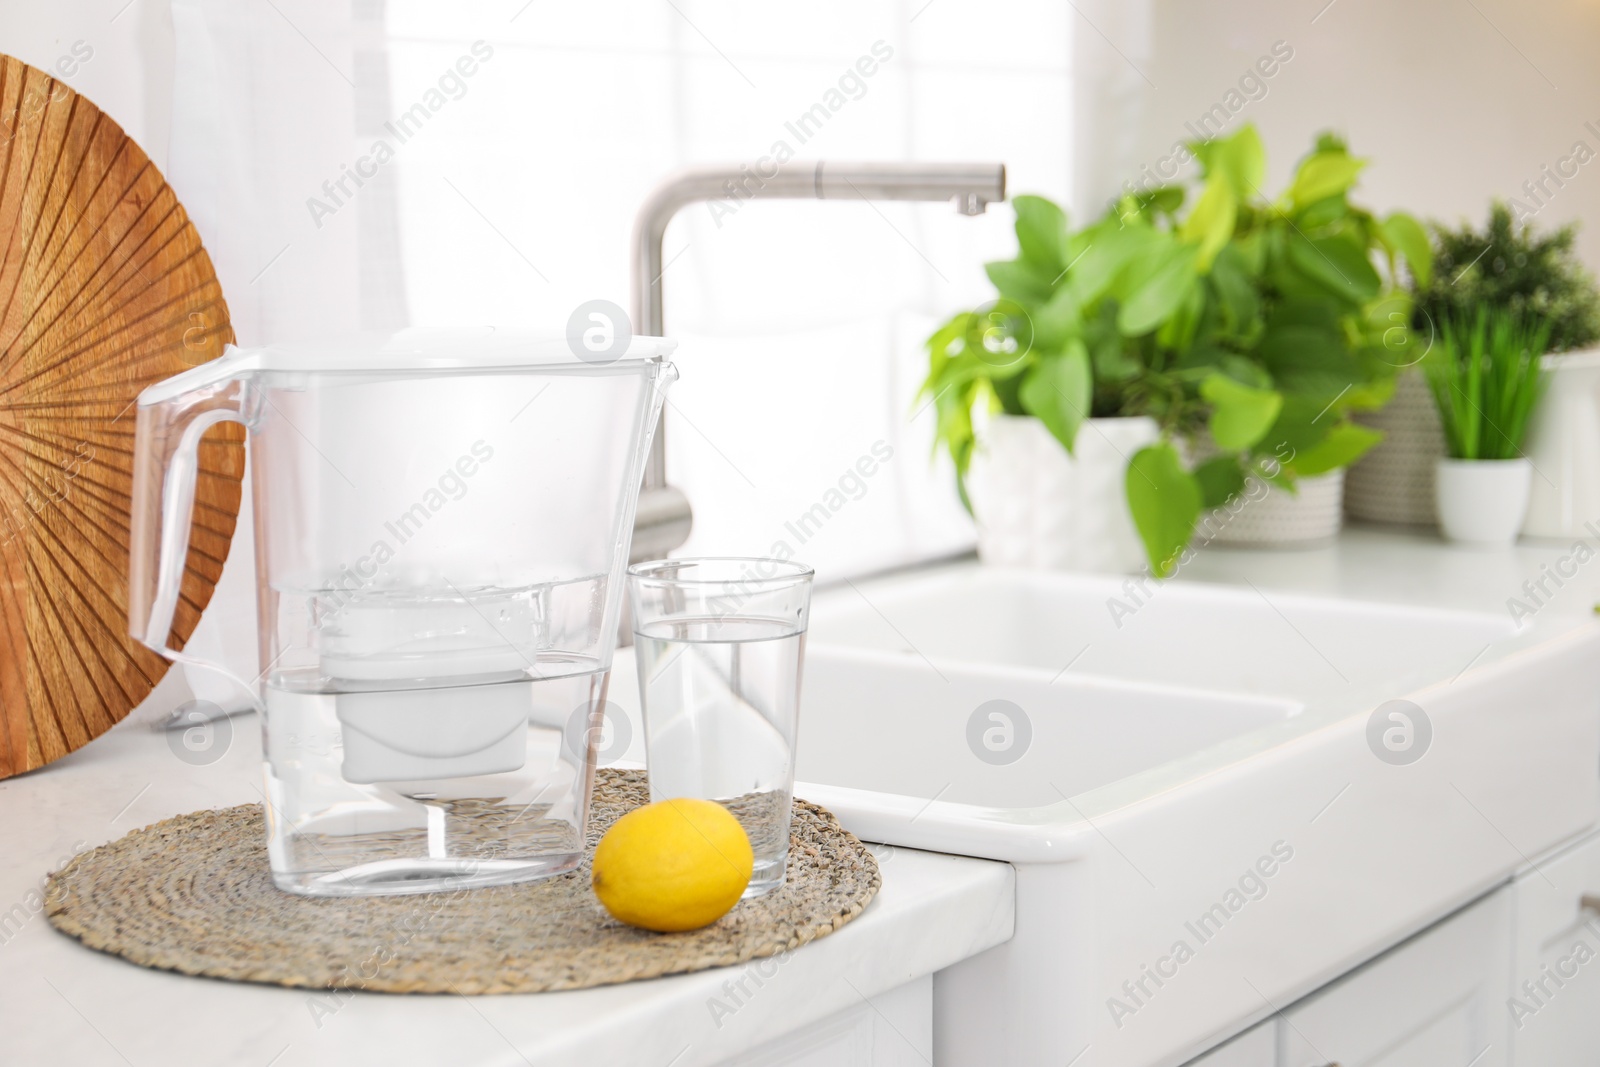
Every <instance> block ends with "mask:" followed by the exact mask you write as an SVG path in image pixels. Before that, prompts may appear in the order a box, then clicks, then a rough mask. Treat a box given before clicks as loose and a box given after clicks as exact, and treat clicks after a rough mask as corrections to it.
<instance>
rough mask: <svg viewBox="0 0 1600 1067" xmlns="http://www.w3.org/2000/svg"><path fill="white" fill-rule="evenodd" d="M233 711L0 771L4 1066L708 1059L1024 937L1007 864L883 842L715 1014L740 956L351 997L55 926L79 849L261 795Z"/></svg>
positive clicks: (244, 728) (120, 735)
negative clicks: (842, 917)
mask: <svg viewBox="0 0 1600 1067" xmlns="http://www.w3.org/2000/svg"><path fill="white" fill-rule="evenodd" d="M230 722H231V725H232V729H233V736H232V738H231V741H230V743H229V745H228V748H227V751H226V753H225V754H224V755H223V756H222V757H221V758H220V759H218V760H217V761H215V762H213V763H211V764H210V765H208V766H194V765H192V764H190V763H186V762H184V761H182V760H180V759H178V758H177V756H175V755H174V754H173V752H172V751H171V750H170V749H169V748H168V744H167V735H166V734H165V733H158V732H155V731H153V730H152V729H151V728H150V727H148V726H141V725H138V724H136V723H134V722H132V721H128V722H124V723H123V724H121V725H120V726H118V727H117V728H115V729H113V730H111V731H110V732H109V733H107V734H106V735H105V736H104V737H102V738H100V739H99V740H97V741H94V742H93V743H91V744H90V745H88V746H87V747H86V748H84V749H82V750H81V751H79V752H76V753H74V754H72V755H71V756H68V757H67V758H65V759H62V760H60V761H58V762H56V763H54V764H51V765H50V766H48V767H45V768H42V769H40V770H38V771H34V772H32V773H30V774H25V775H22V776H20V777H17V778H13V779H10V780H7V781H3V782H0V852H3V854H4V855H5V865H4V870H3V872H0V1063H4V1064H7V1065H18V1067H21V1065H28V1067H34V1065H44V1064H50V1065H56V1064H60V1065H71V1067H97V1065H100V1064H107V1065H117V1067H129V1065H134V1067H147V1065H150V1067H154V1065H158V1064H159V1065H163V1067H165V1065H179V1064H181V1065H190V1064H194V1065H199V1064H206V1065H218V1067H221V1065H227V1067H235V1065H237V1067H268V1065H269V1064H270V1065H271V1067H311V1065H330V1067H331V1065H335V1064H337V1065H341V1067H344V1065H351V1064H370V1063H383V1064H390V1065H396V1067H399V1065H406V1064H416V1065H419V1067H422V1065H426V1067H437V1065H439V1064H450V1065H451V1067H480V1065H481V1067H491V1065H493V1067H503V1065H504V1067H509V1065H525V1064H538V1065H540V1067H543V1065H546V1064H549V1065H567V1064H572V1065H580V1064H581V1065H583V1067H601V1065H604V1067H622V1065H638V1067H668V1065H669V1064H670V1065H671V1067H696V1065H711V1064H716V1063H718V1062H719V1061H721V1060H723V1059H725V1058H727V1057H730V1056H733V1055H736V1054H738V1053H740V1052H742V1051H744V1050H747V1049H750V1048H753V1047H755V1046H757V1045H759V1044H761V1043H762V1042H763V1041H765V1040H768V1039H770V1038H771V1037H772V1036H774V1035H776V1034H779V1033H783V1032H785V1031H787V1030H789V1029H791V1028H794V1027H797V1026H801V1025H804V1024H806V1023H809V1022H812V1021H815V1020H818V1019H822V1018H825V1017H827V1016H829V1015H831V1014H833V1013H835V1012H838V1011H841V1010H843V1009H846V1008H851V1007H854V1006H857V1005H859V1004H861V1002H862V1001H863V999H870V998H873V997H876V996H878V995H880V994H882V993H885V992H887V991H889V990H891V989H893V988H895V987H896V986H899V985H901V984H903V983H905V982H907V981H910V980H911V979H914V978H918V977H921V976H923V975H926V974H930V973H932V972H933V971H936V970H938V969H940V968H943V967H946V966H949V965H950V964H952V963H955V962H957V961H958V960H961V959H964V958H966V957H968V956H971V955H974V954H975V953H977V952H980V951H982V950H983V949H986V948H989V947H991V946H993V945H996V944H999V943H1001V942H1003V941H1005V940H1007V939H1008V938H1010V936H1011V932H1012V923H1013V918H1014V897H1013V883H1014V879H1013V873H1012V870H1011V868H1010V867H1009V866H1007V865H1006V864H1003V863H992V862H989V861H986V860H975V859H966V858H962V857H956V856H941V855H937V854H934V853H927V852H917V851H914V850H910V849H883V848H879V849H875V850H874V851H875V852H877V853H878V855H879V862H880V864H881V865H882V870H883V888H882V890H881V891H880V892H879V894H878V896H877V898H876V899H874V900H873V902H872V903H871V904H870V905H868V907H867V910H866V911H865V912H864V913H863V914H862V915H861V916H860V917H859V918H858V919H856V920H855V921H854V922H852V923H851V924H850V925H849V926H847V927H845V928H844V929H843V930H841V931H839V932H838V933H836V934H833V935H831V936H829V937H825V938H823V939H821V940H819V941H816V942H814V943H812V944H811V945H808V946H806V947H805V948H803V949H801V950H799V951H797V952H795V953H793V954H792V955H791V956H790V957H789V958H788V959H787V960H786V961H785V962H783V963H782V965H781V966H779V968H778V972H777V974H776V976H775V977H772V978H766V979H765V980H764V983H763V985H762V986H761V987H760V988H759V990H757V991H756V992H755V993H754V995H752V996H750V997H749V998H747V999H744V1003H743V1004H742V1005H741V1006H739V1007H738V1009H737V1010H736V1011H735V1012H734V1014H732V1015H726V1014H723V1013H720V1012H719V1013H718V1014H719V1016H720V1026H719V1025H718V1021H719V1020H718V1018H716V1017H714V1016H713V1014H712V1012H711V1010H710V1006H709V1001H710V1000H711V998H713V997H722V998H726V996H727V994H726V992H725V991H724V989H723V984H724V983H725V982H727V981H729V980H730V979H738V978H740V977H742V972H743V971H744V968H720V969H715V970H709V971H702V972H699V973H697V974H691V975H681V976H678V977H673V978H661V979H655V980H652V981H644V982H633V983H629V984H626V985H620V986H609V987H605V988H600V989H590V990H581V991H576V992H565V993H543V994H531V995H520V996H486V997H473V998H465V997H459V996H393V995H384V994H355V995H353V996H351V997H350V998H349V999H348V1000H347V1001H345V1002H344V1003H342V1004H341V1003H339V1002H337V1001H330V1000H329V999H328V998H327V997H325V996H320V995H318V994H316V993H313V992H310V991H307V990H296V989H280V988H276V987H271V986H261V985H248V984H239V983H232V982H222V981H215V980H211V979H201V978H191V977H186V976H183V975H178V974H172V973H167V972H162V971H152V970H147V969H145V968H142V967H138V966H135V965H133V964H131V963H127V962H125V961H123V960H121V959H118V958H115V957H112V956H107V955H104V954H102V953H99V952H95V951H92V950H90V949H87V948H85V947H83V946H82V945H80V944H79V943H78V942H76V941H74V940H72V939H70V938H68V937H66V936H64V935H62V934H59V933H57V932H56V931H55V930H54V929H53V928H52V927H51V926H50V925H49V923H48V921H47V920H46V919H45V918H44V916H43V915H42V914H41V913H40V912H39V911H38V900H39V898H38V896H36V895H33V894H36V893H37V892H38V891H39V890H40V889H41V887H42V883H43V875H44V873H45V871H47V870H49V869H51V868H53V867H57V866H59V865H60V864H61V863H62V862H63V861H64V860H65V859H67V858H69V857H71V856H72V854H73V852H74V850H75V849H77V850H79V851H81V850H83V849H84V848H87V847H92V846H94V845H98V844H101V843H103V842H106V841H108V840H112V839H114V838H117V837H120V836H122V835H123V834H124V833H126V832H128V831H129V830H132V829H134V828H136V827H139V826H143V825H145V824H147V823H151V822H154V821H156V820H158V819H162V818H166V817H168V816H171V815H175V814H178V813H180V812H185V811H193V810H196V809H200V808H206V807H227V806H230V805H234V804H241V803H249V802H256V801H259V799H260V794H259V793H258V792H256V789H257V786H258V785H259V781H260V773H261V771H260V767H261V764H260V759H261V748H260V744H261V742H260V731H259V729H258V728H257V723H256V720H255V718H254V716H253V715H248V714H247V715H241V716H237V717H235V718H233V719H232V720H230ZM747 966H748V965H747ZM763 973H765V972H763ZM747 988H748V986H747ZM330 1008H331V1009H332V1010H330ZM918 1051H919V1054H921V1055H925V1054H926V1052H927V1050H918Z"/></svg>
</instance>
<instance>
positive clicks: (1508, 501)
mask: <svg viewBox="0 0 1600 1067" xmlns="http://www.w3.org/2000/svg"><path fill="white" fill-rule="evenodd" d="M1532 478H1533V466H1532V465H1531V464H1530V463H1529V462H1528V461H1527V460H1525V459H1490V460H1483V459H1441V460H1440V461H1439V470H1438V489H1439V528H1440V529H1441V530H1443V531H1444V535H1445V536H1446V537H1448V538H1449V539H1450V540H1452V541H1461V542H1465V543H1467V544H1477V545H1508V544H1510V543H1511V542H1513V541H1515V540H1516V539H1517V531H1518V530H1520V529H1521V528H1522V519H1523V516H1524V515H1526V514H1527V511H1528V488H1529V483H1530V482H1531V481H1532Z"/></svg>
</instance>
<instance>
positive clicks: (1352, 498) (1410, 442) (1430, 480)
mask: <svg viewBox="0 0 1600 1067" xmlns="http://www.w3.org/2000/svg"><path fill="white" fill-rule="evenodd" d="M1353 417H1354V419H1355V421H1356V422H1359V423H1361V424H1362V425H1363V426H1370V427H1372V428H1373V429H1374V430H1382V431H1383V434H1384V437H1383V440H1382V441H1379V442H1378V443H1377V444H1376V445H1374V446H1373V447H1372V449H1371V450H1370V451H1368V452H1367V454H1366V455H1364V456H1362V457H1361V458H1360V459H1359V460H1357V461H1356V462H1355V463H1353V464H1351V466H1350V469H1349V474H1348V476H1347V477H1346V478H1345V483H1344V508H1345V511H1346V512H1348V513H1349V514H1350V516H1351V518H1356V519H1366V520H1367V521H1369V522H1387V523H1395V524H1398V525H1402V526H1432V525H1433V524H1434V523H1435V522H1436V521H1437V519H1436V514H1437V513H1436V511H1435V509H1434V502H1433V501H1434V487H1433V486H1434V472H1435V470H1436V469H1437V467H1438V465H1439V460H1440V459H1442V458H1443V457H1444V454H1445V449H1444V430H1443V429H1442V428H1441V427H1440V425H1439V411H1438V409H1437V408H1435V407H1434V404H1433V393H1432V392H1431V391H1430V390H1429V389H1428V382H1427V379H1426V378H1424V377H1423V375H1422V371H1421V370H1420V369H1417V368H1411V369H1408V370H1406V371H1404V372H1403V373H1401V375H1400V377H1399V379H1398V380H1397V381H1396V382H1395V388H1394V398H1393V399H1392V400H1390V401H1389V403H1388V404H1386V405H1384V406H1383V407H1382V408H1381V409H1379V410H1377V411H1360V412H1357V413H1356V414H1355V415H1354V416H1353Z"/></svg>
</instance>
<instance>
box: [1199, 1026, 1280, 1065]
mask: <svg viewBox="0 0 1600 1067" xmlns="http://www.w3.org/2000/svg"><path fill="white" fill-rule="evenodd" d="M1277 1063H1278V1020H1276V1019H1268V1020H1267V1021H1266V1022H1264V1023H1261V1024H1260V1025H1258V1026H1255V1027H1253V1028H1252V1029H1249V1030H1246V1031H1245V1032H1244V1033H1242V1034H1240V1035H1239V1036H1238V1037H1236V1038H1234V1039H1233V1040H1232V1041H1229V1042H1228V1043H1227V1044H1225V1045H1222V1046H1219V1047H1217V1048H1214V1049H1212V1050H1211V1051H1210V1052H1208V1053H1206V1054H1205V1055H1204V1056H1201V1057H1200V1058H1199V1059H1197V1060H1190V1061H1189V1062H1188V1063H1186V1064H1184V1067H1277Z"/></svg>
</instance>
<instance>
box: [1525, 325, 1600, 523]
mask: <svg viewBox="0 0 1600 1067" xmlns="http://www.w3.org/2000/svg"><path fill="white" fill-rule="evenodd" d="M1543 363H1544V370H1545V373H1546V374H1547V375H1549V379H1550V380H1549V385H1548V386H1547V387H1546V389H1545V394H1544V398H1543V399H1542V400H1540V401H1539V406H1538V407H1536V408H1535V409H1534V412H1533V423H1532V425H1531V426H1530V427H1529V430H1528V448H1527V452H1526V455H1527V457H1528V459H1530V460H1531V461H1532V462H1533V466H1534V469H1535V470H1536V471H1538V473H1539V476H1538V477H1537V478H1535V479H1533V488H1532V491H1531V493H1530V495H1529V497H1528V517H1527V518H1526V519H1524V520H1523V523H1522V532H1523V533H1525V534H1527V535H1528V536H1529V537H1552V538H1559V539H1561V540H1563V541H1567V540H1571V539H1572V538H1575V537H1587V536H1589V532H1588V530H1587V528H1586V526H1585V524H1586V523H1589V522H1592V521H1594V520H1596V519H1600V349H1593V350H1590V351H1586V352H1567V353H1564V354H1562V355H1559V356H1545V357H1544V360H1543Z"/></svg>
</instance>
